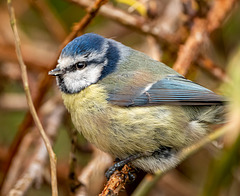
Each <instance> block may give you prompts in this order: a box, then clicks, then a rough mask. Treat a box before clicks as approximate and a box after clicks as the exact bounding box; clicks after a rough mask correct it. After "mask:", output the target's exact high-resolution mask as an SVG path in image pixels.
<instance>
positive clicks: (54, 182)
mask: <svg viewBox="0 0 240 196" xmlns="http://www.w3.org/2000/svg"><path fill="white" fill-rule="evenodd" d="M8 9H9V14H10V18H11V19H10V23H11V27H12V30H13V33H14V39H15V46H16V53H17V56H18V61H19V64H20V67H21V73H22V80H23V86H24V90H25V93H26V98H27V103H28V106H29V110H30V113H31V114H32V117H33V120H34V122H35V124H36V126H37V128H38V130H39V131H40V134H41V136H42V138H43V140H44V143H45V146H46V148H47V150H48V154H49V158H50V165H51V177H52V178H51V179H52V181H51V183H52V195H53V196H57V195H58V191H57V176H56V157H55V154H54V152H53V150H52V147H51V143H50V141H49V140H48V137H47V135H46V133H45V132H44V130H43V127H42V124H41V122H40V120H39V118H38V116H37V112H36V110H35V108H34V105H33V101H32V97H31V94H30V91H29V85H28V77H27V70H26V65H25V64H24V61H23V58H22V54H21V48H20V38H19V35H18V31H17V26H16V18H15V14H14V9H13V7H12V1H11V0H8Z"/></svg>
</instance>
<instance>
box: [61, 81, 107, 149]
mask: <svg viewBox="0 0 240 196" xmlns="http://www.w3.org/2000/svg"><path fill="white" fill-rule="evenodd" d="M62 98H63V101H64V104H65V106H66V108H67V109H68V111H69V112H70V114H71V118H72V122H73V124H74V126H75V127H76V129H77V130H78V131H79V132H81V133H82V134H83V135H84V137H85V138H86V139H87V140H88V141H90V142H91V143H93V144H95V145H96V146H97V147H98V148H100V149H101V150H103V151H107V149H108V148H109V145H108V142H105V141H104V140H107V138H108V133H109V131H110V130H109V126H108V123H109V122H108V120H107V119H108V117H107V116H108V110H109V109H110V108H109V107H108V104H107V101H106V98H107V94H106V92H105V90H104V88H102V86H101V85H99V84H93V85H91V86H89V87H87V88H86V89H84V90H82V91H81V92H79V93H76V94H65V93H63V94H62Z"/></svg>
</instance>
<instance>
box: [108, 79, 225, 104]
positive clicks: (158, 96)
mask: <svg viewBox="0 0 240 196" xmlns="http://www.w3.org/2000/svg"><path fill="white" fill-rule="evenodd" d="M144 88H145V87H143V88H142V90H144ZM109 101H110V102H111V103H112V104H115V105H119V106H149V105H216V104H222V102H223V98H222V97H221V96H219V95H217V94H215V93H213V92H212V91H210V90H208V89H206V88H204V87H202V86H200V85H198V84H196V83H194V82H192V81H190V80H187V79H185V78H184V77H182V76H178V75H174V76H169V77H166V78H164V79H162V80H159V81H157V82H156V83H154V84H153V85H152V86H151V87H150V88H149V89H148V90H146V91H143V92H141V93H140V94H138V95H137V94H134V95H133V94H131V93H129V92H121V93H116V94H110V95H109Z"/></svg>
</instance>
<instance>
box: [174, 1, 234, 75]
mask: <svg viewBox="0 0 240 196" xmlns="http://www.w3.org/2000/svg"><path fill="white" fill-rule="evenodd" d="M235 3H236V0H215V1H214V5H213V7H212V8H211V10H210V11H209V13H208V15H207V18H206V19H200V18H196V19H195V20H194V26H193V28H192V30H191V34H190V36H189V37H188V39H187V41H186V42H185V44H184V45H183V46H181V47H180V49H179V51H178V58H177V60H176V62H175V64H174V66H173V68H174V69H175V70H176V71H177V72H179V73H180V74H182V75H186V74H187V72H188V69H189V67H190V65H191V63H192V62H193V61H194V60H196V58H197V57H198V55H199V52H200V50H201V45H203V44H204V42H205V39H206V38H207V37H208V35H209V34H211V33H212V32H213V31H214V30H216V29H217V28H219V27H220V26H221V24H222V22H223V20H224V19H225V18H226V16H227V15H228V14H229V12H230V11H231V8H232V7H233V6H234V4H235ZM206 27H207V28H206Z"/></svg>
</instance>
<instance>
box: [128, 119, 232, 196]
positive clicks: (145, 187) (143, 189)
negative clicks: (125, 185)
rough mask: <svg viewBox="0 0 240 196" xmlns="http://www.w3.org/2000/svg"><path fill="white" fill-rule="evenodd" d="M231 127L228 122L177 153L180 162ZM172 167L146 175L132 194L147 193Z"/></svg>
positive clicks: (136, 195)
mask: <svg viewBox="0 0 240 196" xmlns="http://www.w3.org/2000/svg"><path fill="white" fill-rule="evenodd" d="M231 129H232V126H231V125H230V124H227V125H225V126H223V127H222V128H220V129H218V130H216V131H214V132H213V133H211V134H209V135H208V136H206V137H205V138H203V139H202V140H200V141H199V142H197V143H196V144H194V145H192V146H189V147H186V148H184V149H183V150H181V151H180V152H179V153H178V155H177V157H178V159H179V163H180V162H181V161H182V160H184V159H186V158H187V157H189V156H191V155H192V154H193V153H195V152H197V151H198V150H199V149H200V148H202V147H203V146H205V145H206V144H208V143H210V142H212V141H214V140H216V139H218V138H220V137H222V136H223V135H224V134H225V133H227V132H228V131H231ZM172 168H173V167H172V166H170V167H168V168H166V170H164V172H163V171H160V170H159V171H157V172H156V173H155V174H154V176H152V175H150V174H148V175H147V176H145V178H144V179H143V181H142V182H141V183H140V184H139V185H138V187H137V189H136V190H135V191H134V193H133V194H132V195H133V196H144V195H147V193H148V192H149V191H150V190H151V189H152V187H153V186H154V185H155V184H156V183H157V181H158V180H159V179H160V177H162V176H163V174H165V173H166V172H167V171H169V170H171V169H172Z"/></svg>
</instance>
